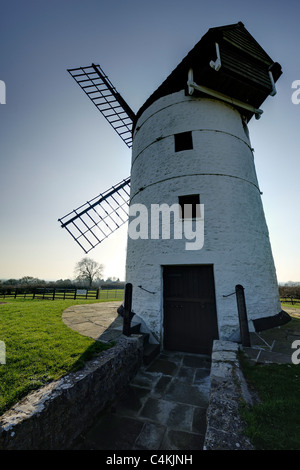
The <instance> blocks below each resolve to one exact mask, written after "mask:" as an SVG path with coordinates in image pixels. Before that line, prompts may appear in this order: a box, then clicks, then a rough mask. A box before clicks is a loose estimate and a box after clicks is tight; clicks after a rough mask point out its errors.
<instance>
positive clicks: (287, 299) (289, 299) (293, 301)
mask: <svg viewBox="0 0 300 470" xmlns="http://www.w3.org/2000/svg"><path fill="white" fill-rule="evenodd" d="M280 300H281V302H286V303H289V304H292V305H294V304H300V299H295V298H294V297H281V299H280Z"/></svg>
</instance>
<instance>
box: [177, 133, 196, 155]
mask: <svg viewBox="0 0 300 470" xmlns="http://www.w3.org/2000/svg"><path fill="white" fill-rule="evenodd" d="M174 137H175V152H180V151H181V150H191V149H192V148H193V137H192V132H191V131H189V132H181V133H180V134H175V135H174Z"/></svg>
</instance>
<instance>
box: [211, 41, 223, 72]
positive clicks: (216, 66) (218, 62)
mask: <svg viewBox="0 0 300 470" xmlns="http://www.w3.org/2000/svg"><path fill="white" fill-rule="evenodd" d="M215 44H216V53H217V59H216V60H215V61H214V60H211V61H210V62H209V65H210V66H211V68H213V69H215V71H216V72H218V71H219V70H220V68H221V65H222V64H221V56H220V49H219V44H218V43H217V42H216V43H215Z"/></svg>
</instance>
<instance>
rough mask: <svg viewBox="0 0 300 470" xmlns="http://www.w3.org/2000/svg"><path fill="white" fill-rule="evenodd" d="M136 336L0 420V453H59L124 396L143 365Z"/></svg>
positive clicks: (119, 344)
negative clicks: (114, 401)
mask: <svg viewBox="0 0 300 470" xmlns="http://www.w3.org/2000/svg"><path fill="white" fill-rule="evenodd" d="M142 355H143V342H142V338H141V337H140V336H139V335H136V336H132V337H130V338H126V337H121V338H120V339H119V340H118V342H117V344H116V345H115V346H114V347H112V348H111V349H109V350H107V351H105V352H103V353H102V354H101V356H99V357H98V358H96V359H94V360H92V361H90V362H88V363H87V364H86V366H85V367H84V368H83V369H81V370H80V371H78V372H76V373H72V374H69V375H67V376H65V377H63V378H62V379H61V380H58V381H55V382H52V383H50V384H48V385H46V386H45V387H43V388H41V389H39V390H37V391H35V392H32V393H30V394H29V395H28V396H27V397H26V398H24V399H23V400H21V401H20V402H19V403H17V404H16V405H15V406H14V407H13V408H12V409H10V410H9V411H8V412H6V413H5V414H4V415H2V416H1V417H0V450H40V449H41V450H56V449H57V450H60V449H61V450H63V449H68V448H69V447H70V444H71V443H72V441H73V440H74V439H75V438H76V437H77V436H78V435H79V434H80V432H82V430H84V429H86V428H87V427H88V424H89V423H91V422H92V420H93V419H94V417H95V415H96V414H97V413H99V412H101V411H102V410H103V409H104V408H105V407H106V406H107V405H108V404H109V403H111V402H112V401H113V399H114V398H115V397H116V396H117V395H118V394H120V393H121V392H122V390H123V389H124V388H125V387H126V386H127V385H128V383H129V381H130V380H131V379H132V378H133V377H134V375H135V374H136V372H137V370H138V368H139V367H140V365H141V363H142Z"/></svg>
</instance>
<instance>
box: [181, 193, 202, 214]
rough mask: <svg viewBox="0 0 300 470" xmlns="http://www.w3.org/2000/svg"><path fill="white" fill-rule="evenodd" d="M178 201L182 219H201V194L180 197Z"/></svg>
mask: <svg viewBox="0 0 300 470" xmlns="http://www.w3.org/2000/svg"><path fill="white" fill-rule="evenodd" d="M178 200H179V205H180V208H181V218H182V219H196V218H198V217H201V213H200V196H199V194H189V195H187V196H179V198H178Z"/></svg>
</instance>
